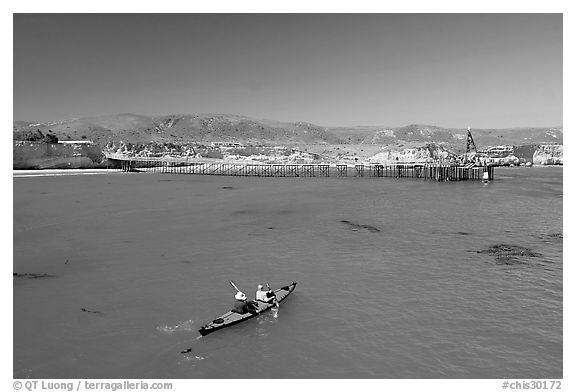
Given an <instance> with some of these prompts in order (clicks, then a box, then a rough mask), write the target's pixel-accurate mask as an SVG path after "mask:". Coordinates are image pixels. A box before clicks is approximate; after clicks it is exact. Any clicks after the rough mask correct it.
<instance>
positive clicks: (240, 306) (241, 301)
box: [232, 291, 257, 314]
mask: <svg viewBox="0 0 576 392" xmlns="http://www.w3.org/2000/svg"><path fill="white" fill-rule="evenodd" d="M234 298H236V301H234V307H233V308H232V312H234V313H238V314H246V313H256V308H257V305H256V302H254V301H247V300H246V294H244V293H243V292H241V291H239V292H237V293H236V296H235V297H234Z"/></svg>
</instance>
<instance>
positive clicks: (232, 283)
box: [230, 281, 242, 292]
mask: <svg viewBox="0 0 576 392" xmlns="http://www.w3.org/2000/svg"><path fill="white" fill-rule="evenodd" d="M230 285H232V287H234V288H235V289H236V291H240V292H241V291H242V290H240V289H239V288H238V286H236V285H235V284H234V282H232V281H230Z"/></svg>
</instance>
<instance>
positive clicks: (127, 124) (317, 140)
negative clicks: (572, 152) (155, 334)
mask: <svg viewBox="0 0 576 392" xmlns="http://www.w3.org/2000/svg"><path fill="white" fill-rule="evenodd" d="M37 130H39V131H40V132H42V133H43V134H51V135H55V136H56V137H57V138H58V139H60V140H92V141H94V142H95V143H96V144H98V145H100V146H104V145H106V144H108V143H109V142H113V143H119V142H121V141H122V142H130V143H149V142H157V143H163V142H171V143H210V142H238V143H243V144H251V145H286V146H302V145H309V146H313V145H324V146H327V145H380V146H382V145H389V146H394V147H397V146H399V147H404V146H408V147H410V146H416V145H425V144H428V143H434V144H439V145H443V146H445V147H446V148H447V149H449V150H453V151H454V152H461V151H463V150H464V148H465V141H466V129H465V128H461V129H455V128H443V127H439V126H432V125H419V124H412V125H407V126H403V127H375V126H366V127H363V126H356V127H324V126H320V125H315V124H310V123H305V122H294V123H289V122H280V121H274V120H257V119H253V118H250V117H245V116H237V115H229V114H196V115H188V114H187V115H168V116H142V115H136V114H118V115H111V116H101V117H93V118H80V119H70V120H62V121H57V122H50V123H33V122H25V121H15V122H14V139H18V137H17V135H20V134H22V133H25V132H35V131H37ZM471 131H472V134H473V137H474V139H475V142H476V145H477V147H478V148H479V149H482V148H486V147H489V146H495V145H515V146H520V145H530V144H532V145H540V144H562V143H563V129H562V127H558V128H514V129H475V128H472V129H471ZM19 140H20V139H19Z"/></svg>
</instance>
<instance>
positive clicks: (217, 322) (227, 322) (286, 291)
mask: <svg viewBox="0 0 576 392" xmlns="http://www.w3.org/2000/svg"><path fill="white" fill-rule="evenodd" d="M295 288H296V282H292V283H290V284H289V285H288V286H284V287H281V288H280V289H278V290H274V291H275V294H276V299H277V300H278V302H282V301H284V300H285V299H286V297H288V296H289V295H290V294H291V293H292V292H293V291H294V289H295ZM256 303H257V308H256V311H255V312H254V313H245V314H239V313H235V312H226V313H224V314H223V315H222V316H220V317H218V318H216V319H214V320H212V321H211V322H209V323H207V324H206V325H204V326H203V327H202V328H200V329H199V330H198V332H200V335H202V336H206V335H208V334H210V333H212V332H215V331H218V330H220V329H222V328H226V327H230V326H232V325H235V324H238V323H241V322H242V321H246V320H249V319H251V318H253V317H256V316H258V315H259V314H260V313H263V312H265V311H267V310H270V309H271V308H273V307H274V306H275V305H274V303H271V304H270V303H266V302H261V301H256Z"/></svg>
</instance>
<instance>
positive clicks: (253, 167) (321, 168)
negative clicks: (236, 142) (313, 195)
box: [107, 154, 494, 181]
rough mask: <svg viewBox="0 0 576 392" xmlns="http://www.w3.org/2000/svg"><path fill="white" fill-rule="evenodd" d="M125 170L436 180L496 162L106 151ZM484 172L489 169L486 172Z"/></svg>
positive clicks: (463, 176) (469, 175)
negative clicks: (324, 160)
mask: <svg viewBox="0 0 576 392" xmlns="http://www.w3.org/2000/svg"><path fill="white" fill-rule="evenodd" d="M107 158H108V160H110V161H111V162H112V163H113V164H115V165H116V166H117V167H118V168H119V169H120V170H122V171H127V172H128V171H139V172H154V173H171V174H200V175H219V176H253V177H393V178H421V179H431V180H436V181H467V180H483V179H484V180H489V181H492V180H493V179H494V167H493V166H472V165H467V166H450V165H443V164H434V163H432V164H431V163H426V164H395V165H381V164H356V165H346V164H331V165H330V164H254V163H239V162H225V161H222V160H218V159H212V160H198V159H186V158H171V157H130V156H124V155H119V154H107ZM484 173H487V174H486V175H485V174H484Z"/></svg>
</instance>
